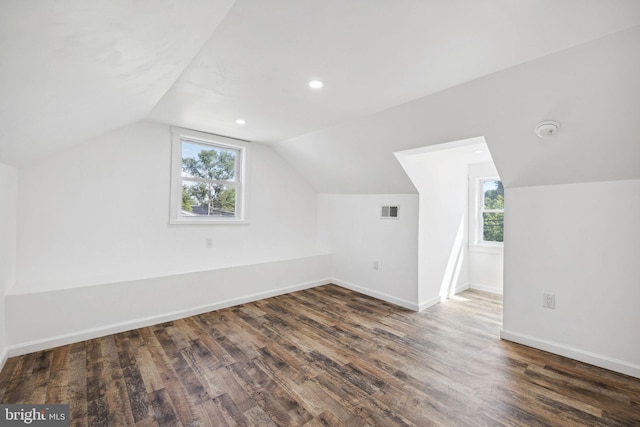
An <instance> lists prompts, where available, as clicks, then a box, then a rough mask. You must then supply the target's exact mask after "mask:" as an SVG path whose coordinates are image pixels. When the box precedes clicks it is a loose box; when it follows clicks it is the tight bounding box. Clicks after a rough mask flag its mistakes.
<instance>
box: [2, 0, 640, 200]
mask: <svg viewBox="0 0 640 427" xmlns="http://www.w3.org/2000/svg"><path fill="white" fill-rule="evenodd" d="M639 24H640V2H638V1H637V0H564V1H562V2H559V1H557V0H528V1H518V2H504V1H502V0H486V1H482V2H479V1H476V0H453V1H424V0H401V1H393V2H390V1H388V0H352V1H348V2H345V1H342V0H325V1H321V2H319V1H311V0H299V1H290V0H270V1H268V2H264V1H259V0H237V1H235V2H233V1H231V0H227V1H222V0H220V1H205V0H189V1H180V2H177V1H169V0H161V1H154V2H129V1H113V2H99V3H94V2H92V3H87V2H83V1H65V2H59V1H53V0H40V1H37V0H34V1H29V0H24V1H5V2H2V3H0V89H1V90H2V96H3V100H2V102H1V103H0V162H3V163H8V164H16V165H25V164H28V163H29V162H31V161H33V160H34V159H38V158H42V157H46V156H47V155H49V154H50V153H52V152H55V151H59V150H62V149H65V148H68V147H71V146H73V145H74V144H77V143H80V142H82V141H83V140H86V139H88V138H91V137H93V136H97V135H98V134H100V133H104V132H106V131H109V130H112V129H116V128H118V127H121V126H124V125H126V124H129V123H132V122H135V121H138V120H141V119H145V118H146V119H148V120H153V121H158V122H162V123H168V124H172V125H179V126H184V127H188V128H193V129H197V130H201V131H206V132H212V133H217V134H222V135H226V136H230V137H235V138H241V139H246V140H251V141H255V142H260V143H267V144H271V145H272V146H273V147H274V148H275V149H276V150H277V151H278V152H279V153H280V154H281V155H282V156H283V157H285V158H286V159H288V160H289V161H290V162H291V163H292V164H293V165H294V167H296V168H297V169H298V170H299V171H300V173H301V174H302V175H303V176H304V177H305V178H306V179H307V180H309V182H311V183H312V185H313V186H314V187H315V188H316V190H317V191H320V192H412V191H415V190H414V189H413V186H412V185H411V184H410V182H409V180H408V178H407V177H406V175H405V174H404V172H403V171H402V170H401V168H400V166H399V164H398V162H397V161H396V160H395V158H394V156H393V152H394V151H398V150H402V149H407V148H414V147H418V146H423V145H429V144H435V143H440V142H448V141H453V140H459V139H464V138H468V137H476V136H484V137H485V138H486V140H487V143H488V144H489V147H490V149H491V152H492V155H493V158H494V160H495V161H496V163H497V165H498V168H499V170H500V172H501V175H503V180H504V181H505V184H506V185H512V186H518V185H535V184H540V183H556V182H577V181H581V180H600V179H621V178H624V177H636V176H637V175H638V171H637V169H638V164H637V161H636V160H635V159H634V158H633V156H634V155H635V154H637V145H638V139H637V138H638V135H640V132H638V125H637V124H636V123H635V120H634V119H635V117H637V113H638V102H639V101H638V99H640V97H639V96H638V77H637V76H638V75H640V73H639V72H638V64H639V62H640V61H639V59H638V54H637V52H636V51H638V50H639V49H637V46H638V40H637V32H638V30H637V28H635V29H634V27H636V26H638V25H639ZM599 55H604V56H601V57H600V59H597V57H598V56H599ZM585 67H586V68H585ZM310 79H321V80H323V81H324V82H325V87H324V88H323V89H322V90H320V91H313V90H311V89H309V88H308V87H307V86H306V84H307V82H308V81H309V80H310ZM634 114H635V116H634ZM237 118H244V119H246V120H247V124H246V125H244V126H240V125H237V124H235V119H237ZM543 119H556V120H559V121H561V122H562V130H561V134H560V135H558V137H556V138H554V144H555V143H557V145H550V144H548V143H547V142H544V144H543V145H541V141H540V140H538V139H536V137H535V136H534V135H533V132H532V128H533V126H534V125H535V123H537V121H540V120H543ZM603 119H607V120H609V123H611V120H613V123H615V125H616V126H609V125H606V126H603V125H602V124H600V125H598V124H597V123H601V122H602V121H603ZM594 120H595V121H594ZM605 127H606V129H607V130H606V131H605V130H603V129H604V128H605ZM603 138H604V140H603ZM633 138H635V139H633ZM605 140H606V142H604V141H605ZM536 144H537V145H536ZM605 145H606V147H607V149H606V150H605V149H604V147H605ZM578 147H580V149H578ZM581 150H582V151H581ZM604 151H606V152H607V153H608V154H606V155H602V152H604ZM594 158H596V159H599V160H598V161H596V160H593V159H594ZM594 163H598V164H597V165H595V164H594ZM601 163H604V167H603V165H602V164H601ZM594 166H597V167H594ZM541 176H542V177H543V178H541Z"/></svg>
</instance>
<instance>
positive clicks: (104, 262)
mask: <svg viewBox="0 0 640 427" xmlns="http://www.w3.org/2000/svg"><path fill="white" fill-rule="evenodd" d="M170 148H171V133H170V129H169V127H168V126H165V125H160V124H154V123H149V122H139V123H136V124H134V125H131V126H128V127H126V128H122V129H120V130H118V131H115V132H112V133H110V134H108V135H105V136H103V137H101V138H98V139H95V140H92V141H89V142H86V143H84V144H82V145H79V146H77V147H76V148H74V149H72V150H69V151H66V152H63V153H60V154H58V155H56V156H55V157H52V158H49V159H47V160H45V161H42V162H40V163H37V164H34V165H33V166H32V167H30V168H25V169H21V171H20V180H19V192H18V198H19V204H18V206H19V211H18V214H19V221H18V272H19V274H18V279H17V283H16V286H15V288H13V289H11V290H10V293H13V294H20V293H29V292H38V291H49V290H53V289H63V288H70V287H79V286H87V285H95V284H104V283H113V282H120V281H129V280H136V279H145V278H149V277H157V276H165V275H172V274H181V273H186V272H193V271H200V270H209V269H215V268H222V267H230V266H236V265H243V264H251V263H260V262H267V261H276V260H279V259H287V258H291V257H300V256H306V255H312V254H316V253H317V247H316V197H315V193H314V191H313V190H312V189H311V187H310V186H309V185H308V184H307V183H306V182H304V181H303V180H301V178H300V177H299V176H298V175H297V174H296V173H294V172H293V171H292V169H291V168H290V167H289V166H288V165H287V164H286V163H284V162H283V161H282V160H281V159H280V157H279V156H278V155H276V154H275V152H274V151H273V150H271V149H270V148H268V147H266V146H264V145H260V144H252V151H253V152H252V164H251V165H250V167H251V183H250V184H251V198H250V200H249V203H250V205H249V209H250V212H249V214H250V224H249V225H209V226H207V225H197V226H181V225H169V223H168V221H169V188H170V164H171V162H170ZM207 237H212V238H213V239H214V246H213V248H211V249H207V248H206V247H205V238H207ZM33 266H37V268H33Z"/></svg>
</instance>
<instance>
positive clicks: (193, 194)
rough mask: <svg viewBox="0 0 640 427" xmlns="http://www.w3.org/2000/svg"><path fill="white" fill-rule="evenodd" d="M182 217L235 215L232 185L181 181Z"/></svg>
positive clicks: (234, 198)
mask: <svg viewBox="0 0 640 427" xmlns="http://www.w3.org/2000/svg"><path fill="white" fill-rule="evenodd" d="M181 210H182V216H225V217H235V215H236V188H235V186H233V185H219V184H214V183H203V182H192V181H182V209H181Z"/></svg>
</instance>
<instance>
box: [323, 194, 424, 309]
mask: <svg viewBox="0 0 640 427" xmlns="http://www.w3.org/2000/svg"><path fill="white" fill-rule="evenodd" d="M383 205H399V206H400V209H399V218H398V219H381V218H380V208H381V206H383ZM318 233H319V236H320V237H319V238H320V241H321V243H322V244H323V245H324V246H325V248H326V249H327V250H330V251H331V252H332V253H333V279H334V283H336V284H339V285H341V286H344V287H347V288H350V289H353V290H356V291H358V292H362V293H364V294H367V295H371V296H374V297H376V298H380V299H383V300H385V301H389V302H392V303H394V304H398V305H401V306H403V307H407V308H410V309H413V310H417V309H418V195H417V194H319V195H318ZM374 261H378V269H377V270H374V268H373V262H374Z"/></svg>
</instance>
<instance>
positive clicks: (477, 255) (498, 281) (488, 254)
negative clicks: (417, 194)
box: [468, 162, 504, 294]
mask: <svg viewBox="0 0 640 427" xmlns="http://www.w3.org/2000/svg"><path fill="white" fill-rule="evenodd" d="M468 173H469V201H468V205H469V287H470V288H473V289H479V290H482V291H488V292H493V293H497V294H501V293H502V284H503V279H502V278H503V252H504V251H503V248H502V247H489V246H483V245H477V244H476V240H477V237H476V235H475V234H476V232H477V229H476V227H477V224H478V222H477V221H478V218H477V210H476V209H477V206H476V205H477V202H476V199H477V191H476V186H477V180H478V179H482V178H494V177H498V171H497V170H496V167H495V165H494V164H493V162H487V163H477V164H470V165H469V170H468Z"/></svg>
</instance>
